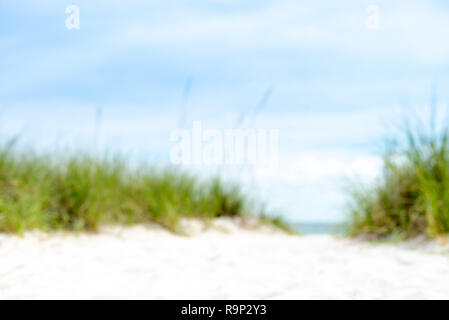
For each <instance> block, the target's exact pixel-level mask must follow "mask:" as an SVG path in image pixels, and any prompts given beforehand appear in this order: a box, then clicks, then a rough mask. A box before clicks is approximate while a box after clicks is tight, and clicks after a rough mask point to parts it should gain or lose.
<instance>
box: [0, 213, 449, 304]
mask: <svg viewBox="0 0 449 320" xmlns="http://www.w3.org/2000/svg"><path fill="white" fill-rule="evenodd" d="M220 223H221V224H218V226H219V227H216V228H213V229H211V230H209V231H207V232H200V231H198V232H195V233H196V234H197V235H195V236H192V237H181V236H176V235H173V234H170V233H168V232H167V231H165V230H163V229H160V228H157V227H154V226H151V227H148V226H147V227H143V226H137V227H132V228H109V229H106V230H104V231H103V232H102V233H101V234H97V235H92V234H91V235H89V234H87V235H86V234H82V235H73V234H57V235H55V234H53V235H50V236H49V235H45V234H41V233H29V234H26V235H25V236H23V237H17V236H6V235H0V299H11V298H43V299H46V298H57V299H65V298H75V299H78V298H88V299H91V298H93V299H100V298H139V299H146V298H149V299H165V298H172V299H181V298H182V299H183V298H186V299H321V298H324V299H366V298H374V299H394V298H401V299H402V298H405V299H415V298H419V299H420V298H437V299H438V298H446V299H447V298H449V252H448V250H447V248H443V247H441V246H440V245H438V244H436V243H430V244H429V243H425V244H424V243H405V244H399V245H398V244H369V243H364V242H359V241H355V240H347V239H337V238H334V237H331V236H289V235H285V234H281V233H273V232H272V231H270V230H259V231H248V230H244V229H242V228H240V227H237V226H236V225H235V223H232V222H229V221H222V222H220ZM218 229H220V230H218ZM223 230H227V231H226V232H224V231H223Z"/></svg>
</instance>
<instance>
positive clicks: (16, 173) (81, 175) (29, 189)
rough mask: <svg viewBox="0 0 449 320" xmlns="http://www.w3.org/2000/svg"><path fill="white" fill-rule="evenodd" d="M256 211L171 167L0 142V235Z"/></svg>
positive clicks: (228, 187) (238, 195) (220, 187)
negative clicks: (158, 167)
mask: <svg viewBox="0 0 449 320" xmlns="http://www.w3.org/2000/svg"><path fill="white" fill-rule="evenodd" d="M255 208H256V207H255V206H254V205H252V202H251V201H250V200H249V199H248V197H247V196H245V195H244V194H242V192H241V190H240V188H239V187H238V186H236V185H232V184H228V183H224V182H223V181H221V180H220V179H217V178H215V179H211V180H200V179H198V178H196V177H194V176H192V175H189V174H187V173H184V172H180V171H178V170H176V169H174V168H167V169H161V170H156V169H154V168H151V167H147V166H139V167H138V168H134V169H131V168H130V167H129V166H128V165H127V164H126V162H125V161H124V160H123V159H121V158H119V157H112V158H111V157H109V158H103V159H98V158H94V157H91V156H88V155H77V156H74V155H69V156H65V157H59V156H50V155H47V156H42V155H36V154H34V153H32V152H17V151H15V150H14V147H13V144H11V143H9V144H6V145H5V146H3V147H0V232H5V233H22V232H24V231H26V230H32V229H39V230H43V231H52V230H74V231H96V230H98V228H99V227H100V226H101V225H106V224H123V225H132V224H137V223H146V222H156V223H159V224H161V225H163V226H164V227H166V228H168V229H170V230H172V231H175V230H178V229H177V227H178V222H179V221H180V219H181V218H201V219H212V218H216V217H222V216H229V217H244V216H247V215H255V216H263V217H265V216H266V213H265V212H264V211H263V209H259V210H257V209H255ZM264 219H266V218H264ZM269 219H271V218H269ZM270 221H272V222H273V224H274V225H276V226H281V224H280V223H279V221H278V219H276V218H272V219H271V220H270Z"/></svg>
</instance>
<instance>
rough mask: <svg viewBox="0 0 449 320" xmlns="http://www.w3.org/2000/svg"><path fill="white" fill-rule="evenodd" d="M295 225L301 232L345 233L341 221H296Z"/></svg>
mask: <svg viewBox="0 0 449 320" xmlns="http://www.w3.org/2000/svg"><path fill="white" fill-rule="evenodd" d="M293 226H294V228H295V230H296V231H298V232H299V233H300V234H330V235H340V234H342V233H343V230H342V225H341V224H339V223H319V222H316V223H315V222H311V223H310V222H305V223H294V224H293Z"/></svg>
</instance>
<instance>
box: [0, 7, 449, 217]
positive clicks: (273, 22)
mask: <svg viewBox="0 0 449 320" xmlns="http://www.w3.org/2000/svg"><path fill="white" fill-rule="evenodd" d="M71 4H74V5H77V6H78V7H79V8H80V22H81V28H80V29H79V30H68V29H67V28H66V27H65V19H66V17H67V15H66V14H65V8H66V6H68V5H71ZM369 5H376V6H377V7H378V8H379V10H380V27H379V28H378V29H376V30H370V29H367V28H366V27H365V19H366V11H365V10H366V8H367V7H368V6H369ZM448 39H449V7H448V5H447V2H446V1H414V0H411V1H409V0H407V1H406V0H403V1H387V0H382V1H372V0H371V1H363V0H359V1H345V0H342V1H330V0H318V1H283V0H277V1H260V0H259V1H233V0H220V1H206V0H201V1H188V0H178V1H138V0H128V1H115V0H107V1H106V0H101V1H81V0H80V1H75V0H72V1H60V0H59V1H57V0H53V1H52V0H46V1H37V0H36V1H31V0H24V1H12V0H11V1H0V70H1V72H0V103H1V108H0V133H1V134H2V135H3V136H10V135H13V134H17V133H19V134H21V136H22V139H23V141H25V142H26V143H29V144H32V145H33V146H35V147H36V148H38V149H40V148H42V149H44V148H63V147H66V146H73V147H77V148H91V147H92V146H93V144H94V143H95V142H94V140H95V138H94V137H95V135H96V134H95V113H96V110H97V108H98V107H99V106H101V108H102V110H103V119H102V125H101V129H100V130H101V132H100V137H99V138H98V139H100V142H97V143H100V144H101V146H102V148H104V149H113V150H117V151H120V152H123V153H126V154H128V155H129V156H130V157H131V156H138V157H141V158H142V157H144V158H147V159H148V161H154V162H158V163H161V162H162V163H163V162H164V161H167V160H168V156H169V151H170V143H169V135H170V131H171V130H173V129H175V128H176V127H177V125H178V123H179V119H180V117H181V109H182V108H186V110H187V123H190V121H193V120H201V121H203V123H205V124H207V125H208V126H210V127H215V128H227V127H232V125H233V124H234V123H235V121H236V119H237V118H238V117H239V115H240V114H241V113H242V112H243V111H244V110H254V109H255V108H256V106H257V105H258V102H259V101H260V100H261V98H262V97H263V96H264V94H265V92H266V91H267V90H268V89H269V90H271V95H270V96H269V99H268V100H267V101H266V104H265V105H264V106H263V108H262V110H260V112H259V113H258V114H257V116H255V117H253V118H251V119H252V120H251V123H248V125H250V126H252V127H256V128H276V129H278V130H279V134H280V167H279V169H277V170H265V169H263V168H253V169H251V170H250V172H249V173H248V174H247V176H245V175H242V174H241V172H240V171H235V170H233V168H229V175H230V176H233V175H235V176H236V177H239V178H240V179H243V180H244V183H246V184H247V185H248V186H250V187H249V188H250V189H252V190H257V191H256V192H257V194H258V195H259V196H260V197H263V198H266V199H267V202H268V204H269V206H270V207H272V208H274V209H277V210H278V211H279V212H283V213H284V214H285V215H286V216H287V217H289V218H291V219H292V220H298V221H300V220H309V221H335V220H340V219H342V218H343V217H342V213H341V212H342V211H341V205H342V203H343V202H344V196H343V194H342V192H341V181H342V179H344V178H345V177H348V176H349V177H354V176H359V177H361V178H362V179H368V180H369V179H373V177H375V176H376V173H378V170H379V159H378V157H377V154H376V152H377V151H378V150H379V145H380V142H381V138H382V136H384V135H385V134H386V132H387V131H386V128H388V126H389V125H391V123H394V122H396V121H399V120H400V118H401V117H402V116H403V115H404V114H410V113H412V112H418V113H419V112H420V111H421V110H425V109H426V107H427V105H428V104H429V99H430V96H431V94H432V92H433V91H435V92H436V93H437V96H438V103H439V104H440V105H441V106H443V105H445V104H447V103H448V102H449V94H448V90H447V89H448V88H449V41H448ZM186 84H189V85H188V86H189V87H190V90H188V93H186V90H185V88H186ZM197 169H198V168H197ZM197 169H196V170H197ZM200 170H202V169H201V168H200ZM204 171H206V172H209V169H204ZM232 171H235V172H232Z"/></svg>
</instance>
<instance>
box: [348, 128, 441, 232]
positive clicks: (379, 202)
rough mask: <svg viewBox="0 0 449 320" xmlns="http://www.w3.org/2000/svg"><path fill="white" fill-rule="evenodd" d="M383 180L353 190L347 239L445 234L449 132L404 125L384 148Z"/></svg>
mask: <svg viewBox="0 0 449 320" xmlns="http://www.w3.org/2000/svg"><path fill="white" fill-rule="evenodd" d="M387 150H388V151H387V152H386V154H385V155H384V158H383V173H382V177H381V178H380V179H379V181H377V183H376V184H375V185H372V186H370V187H368V188H365V189H360V188H358V189H356V188H353V191H352V194H351V195H352V197H351V199H352V201H351V204H350V206H349V216H350V227H349V234H352V235H360V234H365V235H371V236H373V237H375V238H379V237H398V238H407V237H413V236H417V235H427V236H429V237H439V236H443V235H447V234H448V233H449V130H448V128H445V129H443V130H440V131H438V132H436V130H435V129H434V125H432V126H431V128H430V129H429V130H426V129H425V126H422V125H420V126H415V127H413V128H412V127H411V126H410V125H408V126H406V130H405V134H404V135H403V137H401V138H399V139H396V142H394V143H390V144H388V148H387Z"/></svg>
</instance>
